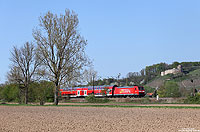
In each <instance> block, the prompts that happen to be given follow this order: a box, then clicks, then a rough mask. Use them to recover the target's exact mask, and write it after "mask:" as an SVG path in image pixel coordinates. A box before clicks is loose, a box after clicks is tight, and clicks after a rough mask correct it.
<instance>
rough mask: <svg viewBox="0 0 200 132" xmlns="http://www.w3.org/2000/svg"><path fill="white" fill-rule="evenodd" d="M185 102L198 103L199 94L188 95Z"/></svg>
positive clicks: (199, 102) (199, 100) (199, 99)
mask: <svg viewBox="0 0 200 132" xmlns="http://www.w3.org/2000/svg"><path fill="white" fill-rule="evenodd" d="M184 103H186V104H200V94H197V95H196V96H188V97H187V99H186V100H185V101H184Z"/></svg>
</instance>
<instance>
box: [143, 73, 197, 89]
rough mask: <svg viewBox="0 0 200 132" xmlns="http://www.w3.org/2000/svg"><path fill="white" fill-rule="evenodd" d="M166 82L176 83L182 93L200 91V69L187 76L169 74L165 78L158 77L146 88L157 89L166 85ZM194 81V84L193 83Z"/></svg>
mask: <svg viewBox="0 0 200 132" xmlns="http://www.w3.org/2000/svg"><path fill="white" fill-rule="evenodd" d="M166 81H174V82H176V83H177V84H178V85H179V88H180V89H182V91H185V92H190V91H191V90H192V89H193V88H196V89H197V90H200V69H197V70H194V71H191V72H189V73H187V74H184V73H181V74H180V73H179V74H175V75H174V74H168V75H165V76H157V77H156V78H155V79H153V80H152V81H150V82H148V83H147V84H146V86H149V87H152V88H156V87H158V88H159V87H161V86H162V85H164V83H165V82H166ZM192 81H193V82H192Z"/></svg>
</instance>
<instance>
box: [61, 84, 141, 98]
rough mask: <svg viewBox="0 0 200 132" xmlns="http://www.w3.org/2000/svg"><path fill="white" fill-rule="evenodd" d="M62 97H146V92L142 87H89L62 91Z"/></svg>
mask: <svg viewBox="0 0 200 132" xmlns="http://www.w3.org/2000/svg"><path fill="white" fill-rule="evenodd" d="M60 93H61V96H62V97H65V96H70V97H86V96H88V95H91V94H94V96H97V97H103V96H107V97H144V96H145V90H144V87H142V86H130V87H118V86H116V85H114V86H94V87H93V86H88V87H75V88H64V89H60Z"/></svg>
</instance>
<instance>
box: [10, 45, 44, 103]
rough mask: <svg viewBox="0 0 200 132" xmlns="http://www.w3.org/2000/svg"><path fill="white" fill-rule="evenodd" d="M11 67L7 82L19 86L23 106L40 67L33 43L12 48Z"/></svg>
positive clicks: (26, 101)
mask: <svg viewBox="0 0 200 132" xmlns="http://www.w3.org/2000/svg"><path fill="white" fill-rule="evenodd" d="M10 60H11V61H12V65H11V68H10V72H9V73H8V75H7V78H8V81H9V82H15V83H18V84H19V85H20V88H22V89H23V91H24V96H25V101H24V102H25V104H27V103H28V88H29V84H30V83H31V81H33V78H34V75H35V73H36V71H37V69H38V67H39V65H40V62H39V60H38V56H37V53H36V50H35V47H34V45H33V43H30V42H26V43H25V44H24V45H23V46H22V47H21V48H17V47H16V46H14V47H13V50H12V51H11V58H10Z"/></svg>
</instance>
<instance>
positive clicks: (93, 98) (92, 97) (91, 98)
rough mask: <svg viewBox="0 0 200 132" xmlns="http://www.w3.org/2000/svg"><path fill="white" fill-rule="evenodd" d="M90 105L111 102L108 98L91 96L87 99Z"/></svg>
mask: <svg viewBox="0 0 200 132" xmlns="http://www.w3.org/2000/svg"><path fill="white" fill-rule="evenodd" d="M85 100H86V101H87V102H88V103H108V102H109V101H110V100H109V99H107V98H103V99H100V98H96V97H95V96H94V95H89V96H87V97H86V98H85Z"/></svg>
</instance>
